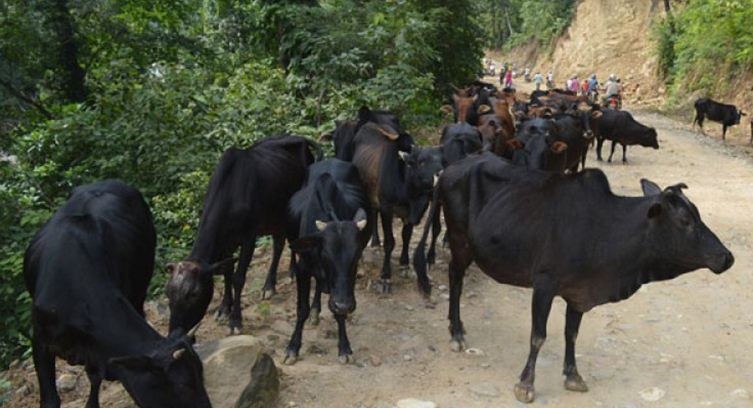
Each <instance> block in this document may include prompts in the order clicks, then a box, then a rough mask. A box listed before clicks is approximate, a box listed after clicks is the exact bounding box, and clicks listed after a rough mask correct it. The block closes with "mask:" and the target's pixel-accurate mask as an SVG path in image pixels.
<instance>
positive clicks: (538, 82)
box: [533, 72, 544, 91]
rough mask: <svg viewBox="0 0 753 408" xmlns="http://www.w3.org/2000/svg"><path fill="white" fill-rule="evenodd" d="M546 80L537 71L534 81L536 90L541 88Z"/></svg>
mask: <svg viewBox="0 0 753 408" xmlns="http://www.w3.org/2000/svg"><path fill="white" fill-rule="evenodd" d="M543 82H544V78H543V77H542V76H541V73H540V72H536V75H534V76H533V83H534V84H536V90H537V91H538V90H540V89H541V84H542V83H543Z"/></svg>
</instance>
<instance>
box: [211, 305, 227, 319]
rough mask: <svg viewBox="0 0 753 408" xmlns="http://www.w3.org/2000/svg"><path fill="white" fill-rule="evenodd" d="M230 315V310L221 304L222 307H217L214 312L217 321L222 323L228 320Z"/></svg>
mask: <svg viewBox="0 0 753 408" xmlns="http://www.w3.org/2000/svg"><path fill="white" fill-rule="evenodd" d="M228 317H230V310H229V309H225V308H223V307H222V306H220V308H219V309H217V311H216V312H214V320H216V321H218V322H220V323H225V322H227V320H228Z"/></svg>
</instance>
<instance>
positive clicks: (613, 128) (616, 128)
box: [595, 109, 659, 163]
mask: <svg viewBox="0 0 753 408" xmlns="http://www.w3.org/2000/svg"><path fill="white" fill-rule="evenodd" d="M601 113H602V116H601V118H599V120H598V121H597V124H596V126H595V127H596V158H597V159H598V160H599V161H601V147H602V146H603V145H604V140H611V141H612V151H611V152H610V153H609V159H608V160H607V161H609V162H610V163H611V162H612V156H613V155H614V148H615V145H616V144H617V143H619V144H621V145H622V161H623V163H624V162H627V157H626V156H625V154H626V152H627V146H628V145H641V146H645V147H653V148H654V149H658V148H659V141H658V140H657V138H656V129H654V128H652V127H648V126H645V125H643V124H641V123H639V122H638V121H637V120H635V119H633V115H631V114H630V112H626V111H617V110H614V109H602V110H601Z"/></svg>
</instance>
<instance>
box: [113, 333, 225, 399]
mask: <svg viewBox="0 0 753 408" xmlns="http://www.w3.org/2000/svg"><path fill="white" fill-rule="evenodd" d="M194 334H195V332H194V331H193V330H192V332H189V333H186V332H185V331H183V330H182V329H178V330H175V331H173V332H171V333H170V335H169V336H168V337H167V338H165V339H162V340H160V341H159V342H157V343H156V344H154V345H153V348H152V349H151V350H148V351H145V353H144V354H142V355H133V356H119V357H115V358H111V359H110V360H109V361H108V370H112V371H114V372H115V373H116V375H117V377H118V379H119V380H120V381H121V382H122V383H123V386H124V387H125V388H126V390H127V391H128V393H129V394H130V395H131V396H132V397H133V399H134V401H135V402H136V404H137V405H138V406H140V407H146V408H160V407H168V408H178V407H193V408H210V407H211V406H212V405H211V404H210V402H209V397H208V396H207V391H206V389H205V388H204V374H203V368H202V365H201V360H200V359H199V356H198V355H197V354H196V352H195V351H194V350H193V343H194Z"/></svg>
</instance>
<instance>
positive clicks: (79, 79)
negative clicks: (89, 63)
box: [48, 0, 87, 102]
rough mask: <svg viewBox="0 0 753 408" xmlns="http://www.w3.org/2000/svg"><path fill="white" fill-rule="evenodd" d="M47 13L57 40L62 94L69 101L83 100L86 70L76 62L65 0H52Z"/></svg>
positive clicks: (76, 55)
mask: <svg viewBox="0 0 753 408" xmlns="http://www.w3.org/2000/svg"><path fill="white" fill-rule="evenodd" d="M49 13H50V14H49V16H48V23H49V25H50V28H51V30H52V32H53V33H55V37H56V40H57V44H56V47H57V50H56V52H57V54H58V55H57V57H58V64H59V68H60V71H61V72H60V75H61V78H60V84H61V88H62V91H63V94H64V95H65V98H66V99H67V100H69V101H71V102H83V101H84V100H85V99H86V95H87V91H86V85H85V78H86V72H85V71H84V69H83V68H81V65H79V63H78V52H79V48H78V45H77V44H76V38H75V30H74V26H73V17H72V16H71V13H70V10H69V9H68V2H67V0H54V3H53V4H52V7H50V9H49Z"/></svg>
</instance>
